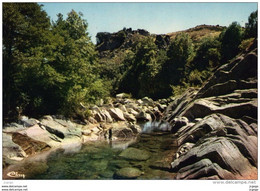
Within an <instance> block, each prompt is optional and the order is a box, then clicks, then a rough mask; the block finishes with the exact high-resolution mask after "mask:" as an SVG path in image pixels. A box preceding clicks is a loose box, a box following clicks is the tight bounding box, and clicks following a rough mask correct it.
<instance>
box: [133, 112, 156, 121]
mask: <svg viewBox="0 0 260 191" xmlns="http://www.w3.org/2000/svg"><path fill="white" fill-rule="evenodd" d="M136 119H137V121H152V117H151V115H150V114H149V113H146V112H145V111H141V112H140V113H139V114H138V115H137V116H136Z"/></svg>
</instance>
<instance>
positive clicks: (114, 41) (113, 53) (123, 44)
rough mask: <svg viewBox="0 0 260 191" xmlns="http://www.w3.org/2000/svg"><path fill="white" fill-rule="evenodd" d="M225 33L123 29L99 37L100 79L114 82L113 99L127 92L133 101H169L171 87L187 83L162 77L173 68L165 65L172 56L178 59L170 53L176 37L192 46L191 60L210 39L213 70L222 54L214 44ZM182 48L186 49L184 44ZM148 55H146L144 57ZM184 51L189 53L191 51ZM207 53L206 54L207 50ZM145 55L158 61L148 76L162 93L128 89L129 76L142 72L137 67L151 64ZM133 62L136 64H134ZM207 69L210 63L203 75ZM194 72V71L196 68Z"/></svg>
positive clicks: (202, 28)
mask: <svg viewBox="0 0 260 191" xmlns="http://www.w3.org/2000/svg"><path fill="white" fill-rule="evenodd" d="M223 30H224V27H221V26H211V25H199V26H196V27H194V28H190V29H188V30H184V31H179V32H173V33H169V34H150V33H149V32H148V31H146V30H144V29H138V30H132V29H131V28H129V29H126V28H124V29H123V30H120V31H118V32H116V33H107V32H100V33H98V34H97V36H96V37H97V45H96V49H97V51H98V53H99V59H100V62H99V67H98V68H99V71H100V76H101V77H102V78H105V79H107V81H109V82H111V86H112V95H115V94H116V93H120V92H127V93H130V94H132V95H133V96H134V97H138V98H141V97H144V96H150V97H152V98H155V99H157V98H166V97H168V96H170V94H171V87H170V85H169V84H175V85H178V84H180V81H181V79H180V78H183V80H184V81H185V80H186V79H184V78H186V77H184V76H183V75H181V76H179V77H176V79H172V80H171V81H169V80H168V79H163V78H164V77H165V76H168V75H169V74H168V72H167V71H164V73H163V70H165V69H166V68H168V67H171V66H168V65H169V63H168V64H167V63H166V62H169V61H170V60H169V57H172V56H171V55H173V57H176V56H174V54H172V53H170V51H171V50H170V51H169V47H170V45H171V44H172V43H173V42H174V40H175V38H176V36H179V37H178V38H186V39H187V40H188V41H189V42H188V41H186V40H184V41H183V42H184V43H190V44H189V47H191V48H192V49H191V50H190V51H191V52H190V53H189V54H191V55H190V57H192V55H195V54H196V53H195V52H196V51H197V50H198V49H199V46H200V45H201V44H202V43H203V42H204V41H205V40H204V39H209V40H210V41H212V42H210V45H206V46H210V47H208V48H207V49H210V48H212V49H211V50H213V51H214V52H211V53H209V54H210V57H212V59H214V60H212V61H210V62H211V63H213V66H214V67H215V66H216V65H217V63H218V57H219V55H218V54H219V53H217V52H216V51H215V49H218V48H219V47H217V46H218V44H219V43H218V42H217V43H215V42H213V40H214V39H216V38H217V37H218V36H219V34H220V33H221V32H222V31H223ZM182 35H184V36H185V35H187V36H186V37H184V36H183V37H180V36H182ZM189 39H190V40H189ZM211 39H213V40H211ZM176 46H180V45H176ZM183 46H185V45H184V44H183ZM186 47H187V46H186ZM141 49H143V50H141ZM138 50H140V54H137V51H138ZM146 51H147V53H145V52H146ZM184 51H188V49H187V50H184ZM148 52H150V53H148ZM183 53H184V52H183ZM183 53H181V54H183ZM204 53H205V54H207V53H206V52H205V50H204ZM145 54H146V55H147V56H148V55H151V54H153V56H152V57H154V58H153V60H155V61H154V62H155V63H154V64H152V65H153V66H154V67H155V68H154V69H152V70H153V71H154V72H152V73H153V74H149V75H148V76H150V77H149V78H150V79H152V78H155V79H154V80H155V81H156V82H154V83H153V84H157V83H159V84H158V85H156V86H157V87H160V88H161V89H159V88H157V87H156V88H157V90H151V92H147V91H144V92H139V91H138V90H134V89H135V87H133V86H134V85H129V86H131V87H128V85H126V84H125V83H126V81H128V82H129V81H133V80H132V79H129V75H130V76H131V75H132V74H129V72H131V71H132V70H139V69H138V68H140V67H139V66H138V65H139V64H138V63H140V62H142V61H141V60H143V59H144V60H143V62H145V63H146V64H148V63H147V60H145V59H146V58H145ZM138 55H139V58H137V57H136V56H138ZM201 56H202V55H201ZM135 57H136V59H135ZM213 57H214V58H213ZM139 59H141V60H139ZM147 59H148V60H150V59H151V56H148V57H147ZM196 59H197V60H195V61H194V62H201V63H202V62H205V61H201V60H200V59H202V58H196ZM209 59H211V58H209ZM138 60H139V61H138ZM189 60H191V58H189ZM134 62H136V63H135V64H134ZM170 62H172V61H170ZM182 64H183V66H181V67H184V65H186V61H185V63H184V62H183V63H182ZM199 64H200V63H199ZM156 65H159V66H156ZM191 65H194V66H195V65H198V63H192V62H191ZM208 65H209V63H205V65H204V66H202V67H201V68H200V69H199V70H200V72H202V71H203V70H205V68H206V67H208ZM213 66H211V67H213ZM136 67H137V68H136ZM185 67H186V66H185ZM187 67H188V68H190V69H188V70H190V71H185V73H190V72H191V69H192V66H188V65H187ZM131 68H132V69H131ZM175 69H177V68H175ZM175 69H173V70H175ZM195 69H196V67H195ZM166 70H168V69H166ZM181 70H187V69H184V68H182V69H181ZM192 70H194V68H193V69H192ZM168 71H169V70H168ZM143 72H144V71H143ZM134 73H136V72H134ZM204 73H207V72H204ZM136 74H137V73H136ZM155 75H156V77H155ZM160 75H162V76H160ZM186 76H187V75H186ZM197 76H200V74H197ZM208 76H209V75H208V74H206V75H205V74H204V75H202V77H200V79H195V80H194V81H197V82H198V83H199V84H200V83H201V81H203V80H204V79H206V78H207V77H208ZM130 78H131V77H130ZM134 78H135V79H137V78H139V77H138V76H136V77H134ZM160 80H163V82H161V83H160V82H159V81H160ZM183 80H182V81H183ZM188 81H189V80H188ZM197 82H196V83H197ZM141 83H142V82H136V83H135V84H136V85H138V84H141ZM141 86H142V85H141ZM147 87H149V88H146V89H147V90H148V89H153V87H151V85H147ZM142 91H143V90H142Z"/></svg>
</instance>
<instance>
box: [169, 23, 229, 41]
mask: <svg viewBox="0 0 260 191" xmlns="http://www.w3.org/2000/svg"><path fill="white" fill-rule="evenodd" d="M225 28H226V27H222V26H219V25H198V26H196V27H193V28H190V29H187V30H183V31H177V32H172V33H168V34H167V35H169V36H170V38H171V39H174V38H175V37H176V35H177V34H179V33H182V32H185V33H187V34H189V35H190V36H191V39H192V40H193V42H199V41H200V40H201V39H202V38H204V37H208V36H212V37H217V36H219V34H220V33H221V32H222V31H223V30H224V29H225Z"/></svg>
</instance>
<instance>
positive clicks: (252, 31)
mask: <svg viewBox="0 0 260 191" xmlns="http://www.w3.org/2000/svg"><path fill="white" fill-rule="evenodd" d="M257 24H258V17H257V11H255V12H252V13H251V14H250V16H249V17H248V23H246V25H245V28H246V30H245V38H257Z"/></svg>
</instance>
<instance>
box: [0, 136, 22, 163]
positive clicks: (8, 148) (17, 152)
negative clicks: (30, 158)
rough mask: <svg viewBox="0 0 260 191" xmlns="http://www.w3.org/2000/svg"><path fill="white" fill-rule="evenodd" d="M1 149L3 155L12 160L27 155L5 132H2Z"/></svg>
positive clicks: (20, 158)
mask: <svg viewBox="0 0 260 191" xmlns="http://www.w3.org/2000/svg"><path fill="white" fill-rule="evenodd" d="M2 149H3V157H6V158H8V159H12V160H22V159H23V158H24V157H27V154H26V153H25V152H24V150H23V149H22V148H21V147H20V146H19V145H18V144H16V143H14V142H13V140H12V135H11V134H7V133H2Z"/></svg>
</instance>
